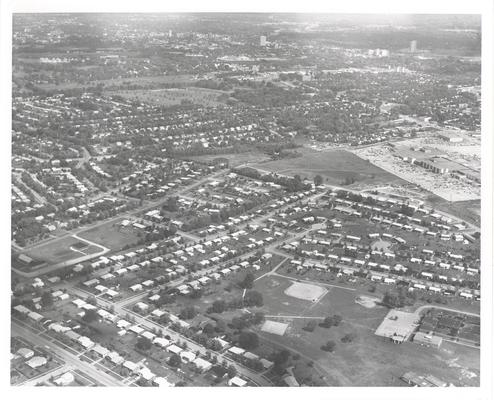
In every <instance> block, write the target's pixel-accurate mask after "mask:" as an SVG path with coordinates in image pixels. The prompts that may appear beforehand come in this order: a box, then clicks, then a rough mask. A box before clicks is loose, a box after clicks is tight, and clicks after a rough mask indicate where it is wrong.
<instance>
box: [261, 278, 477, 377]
mask: <svg viewBox="0 0 494 400" xmlns="http://www.w3.org/2000/svg"><path fill="white" fill-rule="evenodd" d="M290 284H291V281H290V280H288V279H285V278H282V277H278V276H276V277H271V276H267V277H265V278H263V279H261V280H259V281H257V282H256V284H255V288H256V290H259V291H261V292H262V293H263V295H264V307H263V309H264V312H265V313H266V316H269V315H281V316H284V318H272V317H271V318H268V317H267V319H272V320H276V321H278V322H284V323H288V324H289V326H288V329H287V330H286V332H285V334H284V335H283V336H279V335H273V334H269V333H266V332H262V331H260V330H259V332H258V333H259V335H260V336H261V337H266V338H267V339H268V340H275V341H276V342H277V343H279V344H280V345H283V346H285V347H286V348H288V349H289V350H292V352H299V353H301V354H303V355H305V356H307V357H309V358H310V359H312V360H313V361H314V362H315V363H316V365H317V366H318V368H319V369H320V370H322V371H324V373H325V376H326V379H325V381H326V384H327V385H330V386H342V385H343V386H402V383H401V382H400V381H399V377H400V376H401V375H402V374H403V373H405V372H407V371H414V372H417V373H419V374H424V375H426V374H432V375H434V376H436V377H437V378H440V379H442V380H444V381H446V382H451V383H453V384H454V385H458V386H476V385H478V384H479V376H478V375H479V357H480V355H479V351H478V350H475V349H471V348H468V347H464V346H459V345H456V344H450V343H445V344H444V345H443V346H442V347H441V348H440V349H431V348H427V347H422V346H419V345H416V344H414V343H411V342H407V343H404V344H402V345H395V344H393V343H391V342H390V341H387V340H384V339H383V338H380V337H377V336H376V335H374V331H375V329H376V328H377V326H378V325H379V324H380V323H381V321H382V319H383V317H384V316H385V315H386V313H387V311H388V310H387V309H386V308H384V307H382V306H376V307H374V308H366V307H364V306H362V305H360V304H357V303H356V301H355V300H356V297H357V296H359V295H360V294H365V293H360V292H359V291H349V290H345V289H340V288H336V287H331V288H329V293H327V294H326V295H325V296H324V297H322V298H321V299H320V301H319V302H317V303H315V304H314V303H312V302H307V301H304V300H299V299H295V298H293V297H289V296H287V295H285V294H284V290H285V289H286V287H287V286H289V285H290ZM334 314H339V315H341V316H342V317H343V322H341V324H340V325H339V326H338V327H334V326H333V327H331V328H329V329H327V328H323V327H320V326H317V327H316V328H315V330H314V331H313V332H308V331H305V330H303V329H302V328H303V327H304V326H306V325H307V322H308V321H309V320H310V319H307V318H293V317H300V316H304V317H314V318H321V317H326V316H331V315H334ZM289 316H292V318H289ZM318 321H320V320H319V319H318ZM346 334H354V335H355V336H356V337H355V339H354V340H353V341H352V342H350V343H343V342H342V341H341V338H342V337H343V336H344V335H346ZM329 340H333V341H334V342H335V343H336V347H335V350H334V351H333V352H332V353H330V352H325V351H322V350H321V346H322V345H323V344H325V343H326V342H327V341H329Z"/></svg>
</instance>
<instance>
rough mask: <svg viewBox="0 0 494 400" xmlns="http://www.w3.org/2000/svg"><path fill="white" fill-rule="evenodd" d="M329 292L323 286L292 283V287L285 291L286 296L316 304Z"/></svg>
mask: <svg viewBox="0 0 494 400" xmlns="http://www.w3.org/2000/svg"><path fill="white" fill-rule="evenodd" d="M327 292H328V291H327V289H325V288H323V287H322V286H318V285H311V284H307V283H300V282H295V283H292V285H291V286H290V287H289V288H288V289H286V290H285V294H286V295H288V296H291V297H295V298H297V299H302V300H307V301H312V302H314V303H315V302H317V301H319V300H320V299H321V298H322V297H323V296H324V295H325V294H326V293H327Z"/></svg>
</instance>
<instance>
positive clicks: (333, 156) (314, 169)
mask: <svg viewBox="0 0 494 400" xmlns="http://www.w3.org/2000/svg"><path fill="white" fill-rule="evenodd" d="M297 152H299V153H301V154H302V156H301V157H297V158H290V159H281V160H276V161H268V162H261V163H258V164H255V165H253V166H254V167H256V168H259V169H262V170H266V171H270V172H278V173H281V174H286V175H295V174H298V175H300V176H301V177H302V178H309V179H312V178H313V177H314V176H315V175H321V176H322V177H323V179H324V182H325V183H328V184H332V185H341V184H342V183H343V182H344V181H345V179H347V178H348V179H354V180H355V184H359V183H367V184H368V183H371V184H377V185H378V184H389V183H397V184H405V183H406V182H405V181H403V180H402V179H400V178H398V177H397V176H395V175H393V174H390V173H389V172H386V171H384V170H382V169H381V168H378V167H376V166H374V165H372V164H371V163H369V162H367V161H365V160H362V159H361V158H359V157H357V156H356V155H354V154H352V153H350V152H348V151H346V150H339V149H338V150H334V149H331V150H324V151H316V150H311V149H308V148H301V149H297Z"/></svg>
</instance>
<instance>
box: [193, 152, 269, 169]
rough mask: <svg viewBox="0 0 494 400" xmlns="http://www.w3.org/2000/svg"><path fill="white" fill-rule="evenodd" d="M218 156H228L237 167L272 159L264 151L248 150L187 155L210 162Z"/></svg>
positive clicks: (232, 165) (194, 159)
mask: <svg viewBox="0 0 494 400" xmlns="http://www.w3.org/2000/svg"><path fill="white" fill-rule="evenodd" d="M217 158H226V159H228V163H229V165H230V166H231V167H237V166H239V165H243V164H252V163H260V162H264V161H268V160H270V158H269V156H267V155H265V154H262V153H254V152H246V153H233V154H212V155H205V156H195V157H187V159H188V160H193V161H197V162H209V161H213V160H215V159H217Z"/></svg>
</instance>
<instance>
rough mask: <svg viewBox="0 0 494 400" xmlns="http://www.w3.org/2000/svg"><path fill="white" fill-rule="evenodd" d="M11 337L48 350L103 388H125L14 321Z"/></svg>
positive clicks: (119, 382)
mask: <svg viewBox="0 0 494 400" xmlns="http://www.w3.org/2000/svg"><path fill="white" fill-rule="evenodd" d="M12 336H21V337H23V338H25V339H27V340H29V341H30V342H31V343H33V344H35V345H37V346H41V347H46V348H47V349H50V350H51V351H53V352H54V353H55V354H56V355H57V356H58V357H60V358H61V359H63V360H64V361H65V362H66V363H67V364H69V365H71V366H73V367H75V368H77V369H79V370H81V371H83V372H84V373H86V374H87V375H89V376H91V377H92V378H93V379H94V380H95V381H96V382H100V383H101V384H102V385H104V386H126V385H124V384H123V383H122V382H121V381H119V380H117V379H114V378H113V377H111V376H110V375H108V374H106V373H103V371H102V370H100V369H98V368H97V367H96V366H95V365H92V364H88V363H86V362H84V361H81V360H80V359H79V358H78V357H76V356H75V355H73V354H71V353H69V352H68V351H67V350H65V349H63V348H62V347H60V346H58V345H57V344H56V343H55V342H53V341H50V340H47V339H45V338H44V337H42V336H40V335H39V334H36V333H34V332H33V331H31V330H29V329H27V328H24V327H21V326H20V325H19V324H17V323H16V322H15V321H12Z"/></svg>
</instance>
